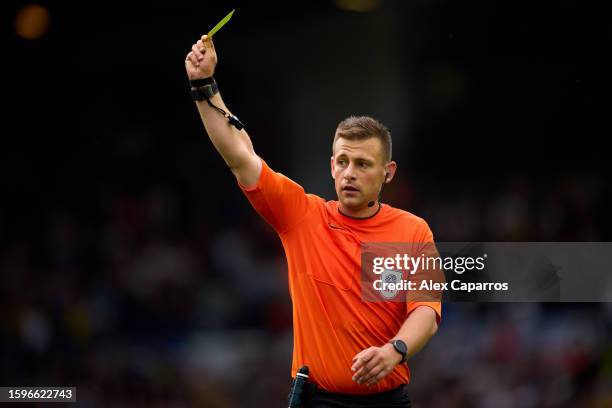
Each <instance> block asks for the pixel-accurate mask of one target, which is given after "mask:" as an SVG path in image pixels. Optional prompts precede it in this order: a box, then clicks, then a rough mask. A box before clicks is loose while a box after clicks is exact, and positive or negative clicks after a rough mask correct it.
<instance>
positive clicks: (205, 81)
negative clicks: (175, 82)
mask: <svg viewBox="0 0 612 408" xmlns="http://www.w3.org/2000/svg"><path fill="white" fill-rule="evenodd" d="M214 81H215V77H208V78H198V79H192V80H190V81H189V84H190V85H191V87H192V88H199V87H201V86H204V85H210V84H212V83H213V82H214Z"/></svg>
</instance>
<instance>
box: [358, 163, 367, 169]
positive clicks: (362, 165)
mask: <svg viewBox="0 0 612 408" xmlns="http://www.w3.org/2000/svg"><path fill="white" fill-rule="evenodd" d="M359 166H360V167H363V168H366V167H368V163H366V162H361V163H359Z"/></svg>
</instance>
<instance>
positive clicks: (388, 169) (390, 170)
mask: <svg viewBox="0 0 612 408" xmlns="http://www.w3.org/2000/svg"><path fill="white" fill-rule="evenodd" d="M396 171H397V163H396V162H394V161H390V162H389V163H387V164H385V183H390V182H391V180H393V177H395V172H396Z"/></svg>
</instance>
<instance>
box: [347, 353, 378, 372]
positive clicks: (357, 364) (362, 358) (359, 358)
mask: <svg viewBox="0 0 612 408" xmlns="http://www.w3.org/2000/svg"><path fill="white" fill-rule="evenodd" d="M374 354H375V353H374V349H373V347H370V348H368V349H365V350H362V351H360V352H359V353H357V354H356V355H355V357H353V366H352V367H351V371H353V372H355V371H357V370H359V369H360V368H361V367H362V366H363V365H364V364H365V363H367V362H368V361H370V359H371V358H372V356H374Z"/></svg>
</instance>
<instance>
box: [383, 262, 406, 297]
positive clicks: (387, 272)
mask: <svg viewBox="0 0 612 408" xmlns="http://www.w3.org/2000/svg"><path fill="white" fill-rule="evenodd" d="M403 277H404V276H403V275H402V272H400V271H394V270H391V269H384V270H383V271H382V274H381V275H380V280H381V281H382V283H383V285H382V289H381V290H380V294H381V295H382V296H383V297H384V298H385V299H393V298H394V297H395V296H396V295H397V292H399V289H397V287H398V286H400V284H401V282H402V278H403ZM390 284H393V285H390ZM389 286H391V287H396V289H393V290H391V289H389Z"/></svg>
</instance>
